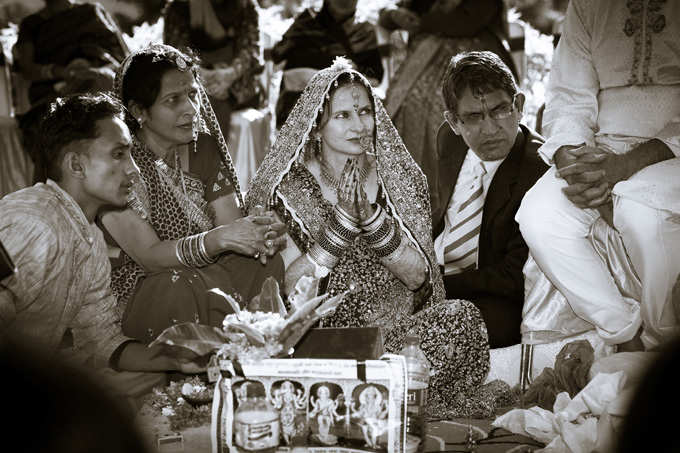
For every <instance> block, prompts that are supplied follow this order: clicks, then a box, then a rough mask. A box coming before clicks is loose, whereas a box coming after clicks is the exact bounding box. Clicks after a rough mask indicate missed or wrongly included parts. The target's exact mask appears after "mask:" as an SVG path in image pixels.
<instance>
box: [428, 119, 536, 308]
mask: <svg viewBox="0 0 680 453" xmlns="http://www.w3.org/2000/svg"><path fill="white" fill-rule="evenodd" d="M520 130H521V132H520V133H518V134H517V139H516V140H515V145H514V146H513V147H512V149H511V150H510V153H509V154H508V156H507V157H506V158H505V160H504V161H503V163H502V164H501V166H500V167H499V168H498V170H497V172H496V174H495V175H494V177H493V180H492V181H491V185H490V186H489V190H488V193H487V195H486V201H485V202H484V212H483V214H482V227H481V231H480V234H479V248H478V252H477V253H478V260H479V269H476V270H470V271H466V272H462V273H460V274H455V275H448V276H444V286H445V287H446V297H447V299H467V300H471V301H474V300H475V299H479V298H487V297H493V298H498V299H501V300H505V301H509V302H513V303H517V304H522V303H523V302H524V276H523V274H522V268H523V267H524V263H525V261H526V260H527V256H528V253H529V250H528V247H527V245H526V243H525V242H524V239H523V238H522V236H521V234H520V231H519V225H518V224H517V222H515V214H516V213H517V210H518V209H519V205H520V203H521V201H522V198H523V197H524V194H525V193H526V192H527V190H529V189H530V188H531V187H532V186H533V185H534V184H535V183H536V181H537V180H538V178H540V177H541V176H542V175H543V173H545V172H546V170H547V169H548V166H547V165H546V164H545V162H543V160H541V158H540V157H539V155H538V148H539V147H540V146H541V144H542V143H543V142H544V139H543V138H542V137H541V136H540V135H538V134H537V133H536V132H534V131H532V130H530V129H529V128H527V127H526V126H524V125H522V124H520ZM467 150H468V146H467V144H465V142H464V141H463V139H462V138H461V137H460V136H458V135H456V134H455V133H454V132H453V130H452V129H451V127H450V126H449V125H448V123H446V122H444V123H443V124H442V125H441V126H440V128H439V132H438V135H437V151H438V153H439V162H438V163H439V165H438V172H439V174H438V182H439V186H438V194H439V200H440V201H441V202H440V204H439V205H438V206H433V207H432V209H433V211H432V225H433V231H432V237H433V238H437V236H439V234H440V233H441V232H442V231H443V230H444V225H445V220H444V218H445V215H446V208H447V207H448V204H449V201H450V200H451V195H452V194H453V189H454V187H455V186H456V181H457V180H458V174H459V173H460V168H461V166H462V165H463V160H464V159H465V154H466V153H467Z"/></svg>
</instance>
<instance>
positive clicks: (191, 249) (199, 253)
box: [175, 231, 217, 267]
mask: <svg viewBox="0 0 680 453" xmlns="http://www.w3.org/2000/svg"><path fill="white" fill-rule="evenodd" d="M206 234H208V232H207V231H204V232H203V233H198V234H194V235H192V236H187V237H185V238H181V239H180V240H178V241H177V242H176V243H175V256H176V257H177V260H179V262H180V263H182V264H183V265H184V266H186V267H205V266H207V265H209V264H212V263H214V262H215V261H217V259H215V258H211V257H210V255H208V252H207V251H206V249H205V235H206Z"/></svg>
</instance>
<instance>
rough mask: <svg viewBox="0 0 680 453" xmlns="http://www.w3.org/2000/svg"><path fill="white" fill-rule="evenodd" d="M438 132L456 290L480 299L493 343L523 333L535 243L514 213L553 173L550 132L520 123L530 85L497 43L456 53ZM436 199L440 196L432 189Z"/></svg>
mask: <svg viewBox="0 0 680 453" xmlns="http://www.w3.org/2000/svg"><path fill="white" fill-rule="evenodd" d="M442 94H443V96H444V102H445V105H446V108H447V109H448V110H447V111H446V112H444V117H445V119H446V121H445V122H444V123H443V124H442V126H441V127H440V128H439V133H438V137H437V151H438V155H439V159H438V173H437V175H428V177H430V176H435V177H437V179H438V185H437V186H438V199H439V200H441V203H440V204H439V205H435V204H433V206H432V225H433V226H434V228H433V235H432V236H433V238H435V243H434V245H435V251H436V253H437V258H438V260H439V264H440V267H441V270H442V273H443V276H444V286H445V287H446V297H447V299H467V300H469V301H471V302H472V303H474V304H475V306H477V308H479V310H480V312H481V314H482V317H483V318H484V322H485V323H486V325H487V329H488V332H489V344H490V346H491V347H492V348H499V347H505V346H511V345H513V344H518V343H520V342H521V335H520V323H521V321H522V304H523V302H524V277H523V275H522V268H523V266H524V263H525V261H526V259H527V255H528V249H527V245H526V243H525V242H524V240H523V239H522V236H521V234H520V231H519V227H518V225H517V223H516V222H515V220H514V218H515V213H516V212H517V209H518V208H519V205H520V202H521V200H522V197H523V196H524V194H525V193H526V191H527V190H529V188H531V186H533V185H534V183H535V182H536V181H537V180H538V179H539V178H540V177H541V176H542V175H543V174H544V173H545V171H546V170H547V169H548V167H547V165H546V164H545V163H543V161H541V159H540V158H539V157H538V153H537V150H538V148H539V147H540V146H541V144H542V143H543V138H542V137H540V136H539V135H538V134H537V133H536V132H534V131H532V130H531V129H529V128H528V127H526V126H524V125H522V124H520V123H519V122H520V120H521V119H522V107H523V105H524V94H523V93H521V92H519V90H518V87H517V84H516V83H515V79H514V78H513V75H512V72H511V71H510V69H509V68H508V67H507V66H506V65H505V63H503V61H502V60H501V59H500V58H499V57H498V56H496V54H494V53H492V52H467V53H461V54H458V55H456V56H454V57H453V58H452V59H451V61H450V62H449V65H448V67H447V69H446V75H445V77H444V82H443V84H442ZM431 198H433V199H435V197H431Z"/></svg>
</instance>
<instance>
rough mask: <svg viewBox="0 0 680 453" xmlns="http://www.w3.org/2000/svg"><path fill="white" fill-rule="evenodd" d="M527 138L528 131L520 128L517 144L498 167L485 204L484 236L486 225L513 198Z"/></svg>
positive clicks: (483, 218)
mask: <svg viewBox="0 0 680 453" xmlns="http://www.w3.org/2000/svg"><path fill="white" fill-rule="evenodd" d="M527 138H528V135H527V131H525V130H524V129H522V128H521V127H520V131H519V132H518V133H517V138H516V139H515V144H514V145H513V147H512V149H511V150H510V153H508V156H507V157H506V158H505V160H504V161H503V163H502V164H501V166H500V167H498V170H497V171H496V174H495V175H494V177H493V180H492V181H491V185H490V186H489V190H488V192H487V194H486V200H485V202H484V215H483V216H482V234H484V231H485V227H486V225H488V224H489V222H490V221H491V219H493V218H494V216H495V215H496V213H497V212H498V210H499V209H501V208H502V207H503V206H505V204H506V203H507V202H508V201H509V200H510V198H511V196H512V188H513V186H514V185H515V184H517V177H518V176H519V167H520V165H521V164H522V156H523V155H524V144H525V142H526V140H527Z"/></svg>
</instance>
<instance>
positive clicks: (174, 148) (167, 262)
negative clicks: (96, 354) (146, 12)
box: [101, 44, 285, 342]
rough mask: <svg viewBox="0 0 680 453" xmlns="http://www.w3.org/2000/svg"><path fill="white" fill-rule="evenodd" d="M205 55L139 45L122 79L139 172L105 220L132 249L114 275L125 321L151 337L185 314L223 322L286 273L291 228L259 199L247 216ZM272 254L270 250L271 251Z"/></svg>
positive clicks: (126, 327)
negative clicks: (204, 69)
mask: <svg viewBox="0 0 680 453" xmlns="http://www.w3.org/2000/svg"><path fill="white" fill-rule="evenodd" d="M198 63H199V61H198V59H197V58H196V57H195V56H192V55H191V54H189V53H184V52H181V51H179V50H177V49H175V48H174V47H170V46H166V45H158V44H156V45H153V44H152V45H150V46H148V47H147V48H145V49H142V50H141V51H138V52H136V53H133V54H132V55H130V56H129V57H128V58H127V59H126V60H125V61H124V62H123V64H122V65H121V66H120V68H119V70H118V72H117V73H116V79H115V84H114V89H115V91H116V94H117V95H118V96H119V98H120V99H121V100H122V101H123V103H124V104H125V106H126V107H127V109H128V126H129V127H130V129H131V132H132V157H133V159H134V161H135V163H136V164H137V166H138V167H139V175H140V176H139V179H138V180H137V181H136V182H135V184H134V186H133V187H132V193H131V195H130V197H129V199H128V207H127V209H125V210H123V211H110V212H106V213H104V214H103V215H102V216H101V221H102V224H103V226H104V227H105V229H106V230H107V232H108V233H109V234H110V236H111V238H112V239H113V241H115V243H116V245H117V246H118V247H120V248H121V249H122V252H121V253H120V261H121V263H120V264H119V265H117V266H115V268H114V269H113V271H112V285H113V289H114V291H115V293H116V295H117V297H118V300H119V303H120V308H121V310H122V311H123V318H122V319H123V321H122V324H123V331H124V332H125V334H126V335H128V336H130V337H133V338H136V339H138V340H140V341H144V342H151V341H152V340H153V339H154V338H156V337H157V336H158V335H159V334H160V333H161V332H162V331H163V330H164V329H165V328H167V327H170V326H172V325H173V324H176V323H182V322H200V323H203V324H209V325H212V326H217V327H221V326H222V321H223V320H224V317H225V316H226V315H227V314H229V313H231V312H233V311H232V309H231V307H230V305H229V303H228V302H227V301H226V299H225V298H223V297H221V296H220V295H218V294H215V293H214V292H211V291H210V290H211V289H213V288H216V289H219V290H221V291H222V292H224V293H227V294H229V295H231V296H233V297H234V298H235V299H236V300H237V301H238V302H239V303H240V304H241V305H244V304H247V302H249V301H250V300H251V299H252V298H253V297H254V296H256V295H258V294H259V293H260V290H261V288H262V284H263V283H264V280H265V279H266V278H267V277H269V276H274V277H275V278H276V279H277V280H281V278H282V277H283V263H282V260H281V257H280V256H279V255H278V254H276V252H277V248H278V245H281V244H283V243H285V240H284V239H283V238H279V237H278V236H279V232H281V231H282V230H283V228H284V225H283V224H282V223H281V222H276V221H274V219H273V217H272V215H271V213H267V212H265V210H264V209H263V208H257V209H256V210H255V211H256V212H255V214H254V215H252V216H248V217H244V216H243V213H242V207H243V202H242V199H241V189H240V187H239V183H238V179H237V177H236V174H235V173H234V167H233V165H232V162H231V158H230V157H229V153H228V151H227V147H226V144H225V141H224V137H223V136H222V133H221V132H220V128H219V126H218V124H217V120H216V118H215V114H214V113H213V111H212V108H211V107H210V103H209V102H208V101H207V97H206V94H205V91H204V89H203V87H202V85H201V84H200V79H199V66H198ZM268 258H269V259H268Z"/></svg>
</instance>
